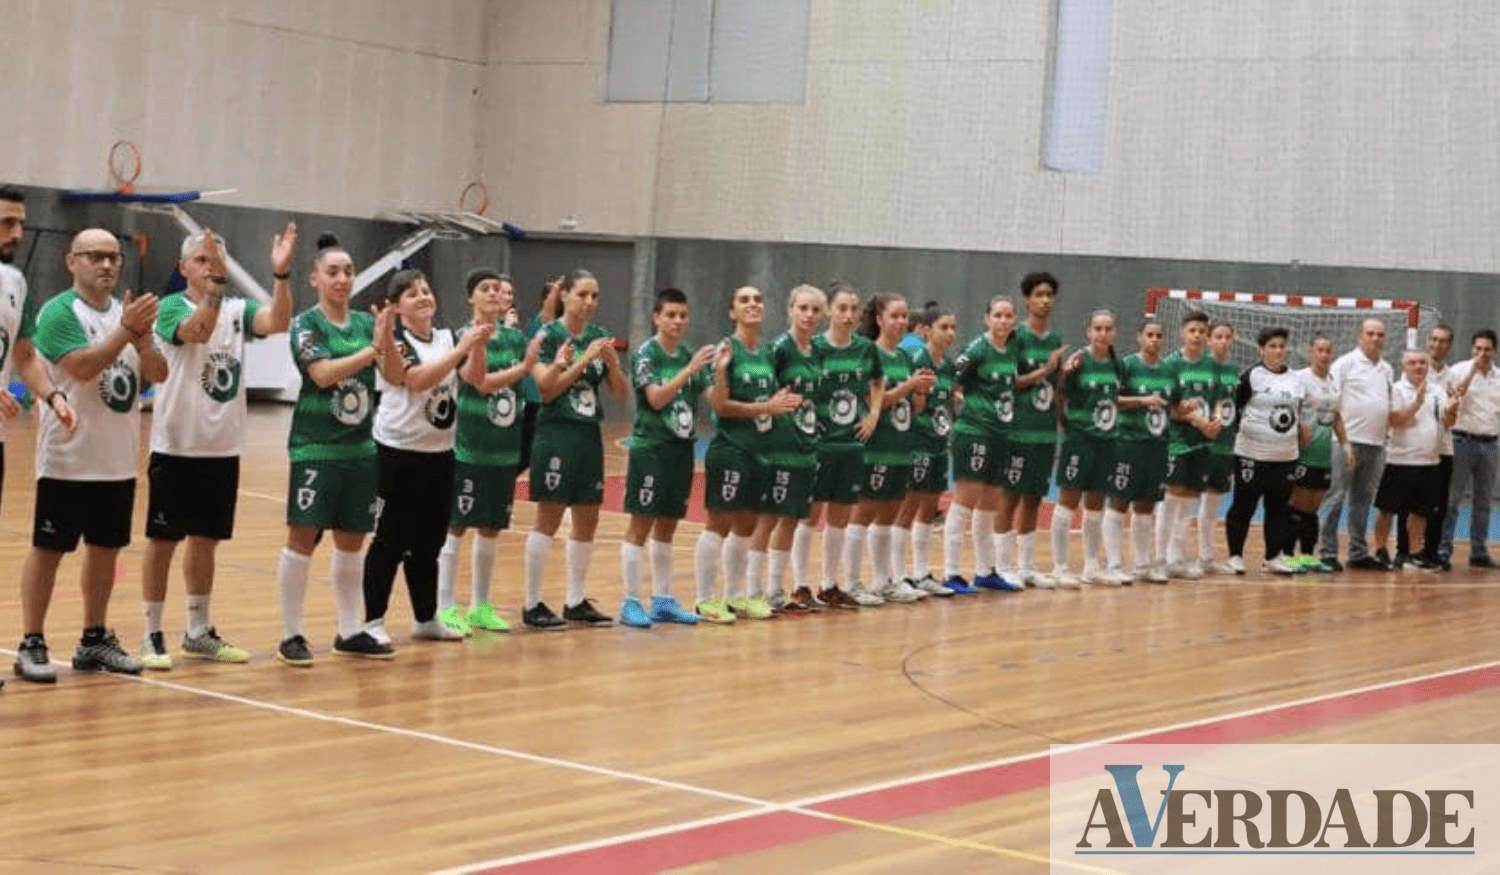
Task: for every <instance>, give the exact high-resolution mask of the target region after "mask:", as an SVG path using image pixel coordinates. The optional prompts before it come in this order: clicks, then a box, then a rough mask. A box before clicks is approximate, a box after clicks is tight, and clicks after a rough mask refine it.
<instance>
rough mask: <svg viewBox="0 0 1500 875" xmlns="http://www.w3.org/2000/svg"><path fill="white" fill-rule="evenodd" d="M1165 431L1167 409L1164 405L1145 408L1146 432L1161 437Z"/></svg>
mask: <svg viewBox="0 0 1500 875" xmlns="http://www.w3.org/2000/svg"><path fill="white" fill-rule="evenodd" d="M1166 431H1167V410H1166V408H1165V407H1148V408H1146V432H1147V433H1148V434H1150V435H1151V436H1152V437H1161V436H1162V435H1163V434H1165V433H1166Z"/></svg>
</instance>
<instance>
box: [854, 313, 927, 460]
mask: <svg viewBox="0 0 1500 875" xmlns="http://www.w3.org/2000/svg"><path fill="white" fill-rule="evenodd" d="M875 354H876V355H878V356H880V372H881V374H882V375H883V376H884V377H885V390H886V391H887V392H889V391H891V390H892V389H894V388H896V387H897V386H899V385H901V384H902V383H903V382H905V381H906V379H907V378H909V377H910V376H911V374H912V371H913V368H912V366H911V356H909V355H907V353H906V350H904V349H901V348H900V347H897V348H896V349H894V350H892V351H891V352H886V351H885V350H884V349H881V347H880V344H878V343H877V344H875ZM911 402H912V398H911V396H910V395H907V396H906V397H905V398H902V399H901V400H900V401H897V402H896V403H895V404H892V405H890V406H889V407H883V408H882V409H881V411H880V419H879V420H878V421H877V422H876V423H875V432H874V433H873V434H871V435H870V440H869V441H868V442H867V443H866V444H865V464H867V465H910V464H911V460H912V457H913V455H915V452H916V449H917V441H916V435H915V434H913V433H912V430H911V426H912V422H911V421H912V412H911V408H912V404H911Z"/></svg>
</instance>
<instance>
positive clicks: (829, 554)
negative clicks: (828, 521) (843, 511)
mask: <svg viewBox="0 0 1500 875" xmlns="http://www.w3.org/2000/svg"><path fill="white" fill-rule="evenodd" d="M843 581H844V528H843V527H842V526H838V527H834V526H824V527H823V585H824V586H825V587H830V586H838V585H839V584H840V583H842V582H843Z"/></svg>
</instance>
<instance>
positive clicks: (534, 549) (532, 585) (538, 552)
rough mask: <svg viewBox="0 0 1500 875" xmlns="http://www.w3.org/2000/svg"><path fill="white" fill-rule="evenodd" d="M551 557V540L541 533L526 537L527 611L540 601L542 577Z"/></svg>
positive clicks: (533, 533)
mask: <svg viewBox="0 0 1500 875" xmlns="http://www.w3.org/2000/svg"><path fill="white" fill-rule="evenodd" d="M551 557H552V539H551V538H550V537H548V536H547V535H544V534H542V533H541V532H530V533H528V534H527V535H526V604H525V605H523V607H525V608H527V609H528V610H529V609H531V608H534V607H536V605H537V602H540V601H541V600H542V577H543V576H545V575H546V573H547V560H548V559H550V558H551Z"/></svg>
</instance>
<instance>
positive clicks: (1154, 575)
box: [1135, 565, 1172, 583]
mask: <svg viewBox="0 0 1500 875" xmlns="http://www.w3.org/2000/svg"><path fill="white" fill-rule="evenodd" d="M1135 579H1136V580H1139V581H1141V582H1142V583H1170V582H1171V580H1172V578H1170V577H1168V576H1167V570H1166V569H1165V568H1163V567H1162V566H1160V565H1148V566H1146V567H1145V568H1141V569H1138V570H1137V571H1136V573H1135Z"/></svg>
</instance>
